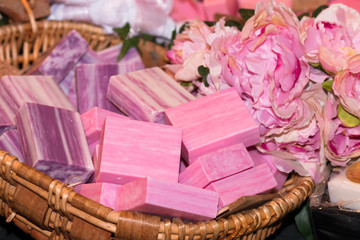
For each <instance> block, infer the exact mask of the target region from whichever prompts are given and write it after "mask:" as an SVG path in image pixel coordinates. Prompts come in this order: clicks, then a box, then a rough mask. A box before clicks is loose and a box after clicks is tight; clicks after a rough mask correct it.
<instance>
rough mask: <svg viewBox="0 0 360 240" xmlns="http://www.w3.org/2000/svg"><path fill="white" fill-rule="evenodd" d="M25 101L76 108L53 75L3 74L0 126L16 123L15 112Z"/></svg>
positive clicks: (0, 88)
mask: <svg viewBox="0 0 360 240" xmlns="http://www.w3.org/2000/svg"><path fill="white" fill-rule="evenodd" d="M25 102H32V103H39V104H44V105H49V106H54V107H59V108H64V109H69V110H74V107H73V105H72V104H71V103H70V101H69V100H68V98H67V97H66V95H65V94H64V92H63V91H62V90H61V89H60V87H59V85H58V84H57V83H56V82H55V80H54V78H53V77H51V76H15V75H12V76H3V77H2V78H1V80H0V113H1V116H0V128H4V127H11V126H14V125H15V114H16V113H17V111H18V110H19V108H20V107H21V106H22V104H24V103H25Z"/></svg>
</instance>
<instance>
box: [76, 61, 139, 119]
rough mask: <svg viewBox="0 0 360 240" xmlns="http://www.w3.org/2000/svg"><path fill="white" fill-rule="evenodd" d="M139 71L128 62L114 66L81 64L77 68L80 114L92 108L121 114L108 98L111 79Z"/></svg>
mask: <svg viewBox="0 0 360 240" xmlns="http://www.w3.org/2000/svg"><path fill="white" fill-rule="evenodd" d="M136 70H139V68H137V67H136V66H135V65H133V64H131V63H130V64H128V63H127V62H126V61H121V63H114V64H80V65H79V66H77V67H76V85H77V90H78V91H77V96H78V104H79V112H80V113H84V112H86V111H88V110H89V109H90V108H92V107H95V106H97V107H100V108H103V109H107V110H109V111H113V112H120V111H119V109H118V108H117V107H115V106H114V105H113V104H112V103H111V102H110V101H109V100H108V99H107V98H106V92H107V88H108V85H109V80H110V77H112V76H114V75H118V74H124V73H127V72H132V71H136Z"/></svg>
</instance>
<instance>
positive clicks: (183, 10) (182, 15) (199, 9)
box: [170, 0, 208, 22]
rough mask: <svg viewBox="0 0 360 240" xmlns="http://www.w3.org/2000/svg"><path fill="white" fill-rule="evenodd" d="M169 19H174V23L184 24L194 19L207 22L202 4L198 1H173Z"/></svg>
mask: <svg viewBox="0 0 360 240" xmlns="http://www.w3.org/2000/svg"><path fill="white" fill-rule="evenodd" d="M170 17H171V18H172V19H174V21H175V22H185V21H190V20H194V19H196V18H198V19H200V20H202V21H205V20H208V19H207V16H206V13H205V9H204V3H203V2H200V1H184V0H174V6H173V9H172V11H171V13H170Z"/></svg>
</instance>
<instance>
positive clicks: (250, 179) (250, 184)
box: [205, 164, 277, 209]
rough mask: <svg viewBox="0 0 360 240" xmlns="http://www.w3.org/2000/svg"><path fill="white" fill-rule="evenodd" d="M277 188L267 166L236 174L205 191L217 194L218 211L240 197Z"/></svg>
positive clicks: (208, 187)
mask: <svg viewBox="0 0 360 240" xmlns="http://www.w3.org/2000/svg"><path fill="white" fill-rule="evenodd" d="M276 186H277V182H276V180H275V178H274V176H273V174H272V172H271V169H270V168H269V167H268V166H267V164H262V165H259V166H256V167H254V168H251V169H248V170H245V171H243V172H240V173H237V174H235V175H232V176H230V177H227V178H224V179H221V180H219V181H216V182H213V183H211V184H209V185H208V186H207V187H206V188H205V189H209V190H212V191H215V192H218V193H219V196H220V198H219V206H218V207H219V209H221V208H223V207H225V206H226V205H228V204H230V203H232V202H234V201H235V200H237V199H238V198H240V197H242V196H248V195H255V194H259V193H263V192H265V191H267V190H270V189H272V188H274V187H276Z"/></svg>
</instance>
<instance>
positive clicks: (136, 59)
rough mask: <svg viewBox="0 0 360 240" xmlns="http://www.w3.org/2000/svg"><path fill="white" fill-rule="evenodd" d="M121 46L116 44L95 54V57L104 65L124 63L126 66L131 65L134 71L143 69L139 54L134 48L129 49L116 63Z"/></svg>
mask: <svg viewBox="0 0 360 240" xmlns="http://www.w3.org/2000/svg"><path fill="white" fill-rule="evenodd" d="M121 47H122V44H118V45H115V46H112V47H109V48H106V49H104V50H102V51H99V52H97V55H98V56H99V57H100V58H101V59H102V61H103V62H104V63H123V62H126V63H127V64H128V65H132V66H133V67H134V68H136V69H144V68H145V66H144V63H143V61H142V59H141V56H140V54H139V53H138V51H137V50H136V49H135V48H131V49H130V50H129V51H128V52H127V54H126V55H125V56H124V57H123V58H122V59H121V60H120V61H118V60H117V59H118V57H119V53H120V50H121Z"/></svg>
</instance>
